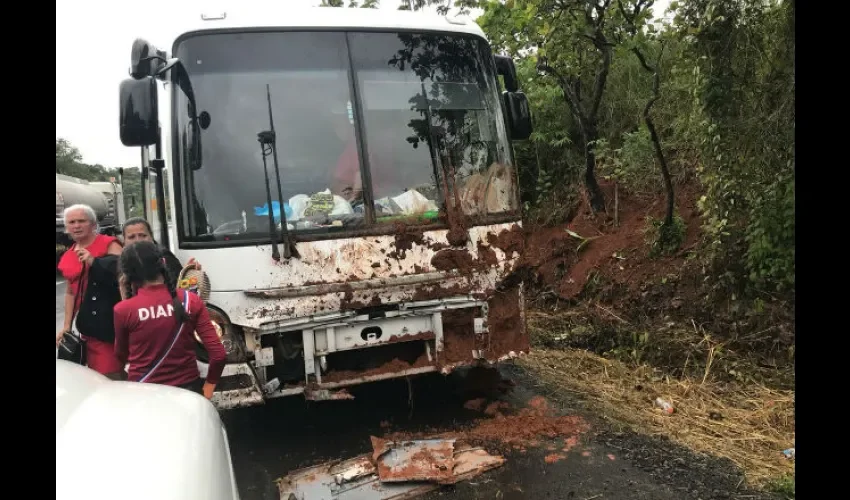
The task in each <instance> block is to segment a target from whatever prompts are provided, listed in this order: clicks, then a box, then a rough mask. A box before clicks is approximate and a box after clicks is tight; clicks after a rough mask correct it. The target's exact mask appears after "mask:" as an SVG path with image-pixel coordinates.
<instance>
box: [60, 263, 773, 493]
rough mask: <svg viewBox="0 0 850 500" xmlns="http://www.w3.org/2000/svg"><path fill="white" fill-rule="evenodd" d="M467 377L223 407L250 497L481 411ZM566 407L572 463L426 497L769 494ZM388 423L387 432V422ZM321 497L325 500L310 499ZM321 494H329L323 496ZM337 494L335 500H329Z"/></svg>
mask: <svg viewBox="0 0 850 500" xmlns="http://www.w3.org/2000/svg"><path fill="white" fill-rule="evenodd" d="M64 293H65V284H64V283H63V282H62V280H61V277H59V276H57V279H56V328H57V331H58V329H59V328H61V326H62V321H63V310H64V303H63V300H64V299H63V294H64ZM501 374H502V376H503V377H506V378H510V379H511V380H513V381H514V383H515V384H516V385H515V387H514V388H513V389H512V390H511V392H510V393H509V394H507V395H504V396H502V399H504V400H505V401H507V402H509V403H510V404H511V405H512V406H514V407H519V406H522V405H523V404H524V402H526V401H527V400H528V399H530V398H531V397H532V396H534V395H535V394H536V391H535V390H534V389H532V387H534V381H533V380H531V379H529V377H528V375H527V374H525V373H523V372H522V371H521V370H519V369H518V368H514V367H511V366H507V367H505V368H503V369H502V370H501ZM463 386H464V384H463V376H462V375H453V376H450V377H442V376H440V375H429V376H425V377H422V378H419V379H415V380H414V381H413V383H412V388H413V397H412V403H413V404H412V407H411V405H410V404H409V403H408V401H409V394H408V386H407V384H406V383H405V382H404V381H387V382H381V383H376V384H372V385H368V386H363V387H360V388H355V389H354V390H352V394H353V395H354V396H355V399H354V400H352V401H326V402H318V403H308V402H307V401H305V400H304V399H303V398H301V397H299V396H295V397H291V398H284V399H279V400H272V401H270V402H269V403H268V404H266V405H264V406H261V407H255V408H246V409H239V410H231V411H227V412H223V413H222V420H223V421H224V423H225V426H226V428H227V431H228V435H229V438H230V441H231V453H232V456H233V463H234V468H235V470H236V475H237V481H238V484H239V490H240V495H241V497H242V499H243V500H278V494H277V490H276V486H275V484H274V480H275V479H277V478H279V477H282V476H284V475H286V474H287V473H288V472H289V471H292V470H295V469H297V468H301V467H306V466H310V465H315V464H319V463H322V462H325V461H329V460H334V459H344V458H351V457H354V456H357V455H360V454H362V453H367V452H370V451H371V444H370V439H369V437H370V435H376V436H381V435H383V434H385V433H386V432H388V431H390V432H399V431H401V432H422V431H429V430H434V429H436V430H446V429H453V428H457V427H458V426H462V425H464V424H465V423H469V422H470V421H471V420H473V419H475V418H480V417H481V414H480V413H477V412H474V411H471V410H466V409H464V408H463V403H464V402H465V401H467V400H468V399H470V398H472V397H475V396H477V395H478V394H476V393H471V392H468V391H465V390H463V389H462V387H463ZM561 411H562V412H563V413H567V414H581V415H582V416H584V417H585V418H586V419H587V420H588V421H589V422H591V425H592V426H593V428H594V430H593V431H591V432H589V433H588V434H586V435H585V436H584V437H583V439H582V440H581V441H580V442H579V445H578V446H576V447H574V448H573V449H572V450H571V451H569V452H568V453H567V454H566V455H567V458H566V459H565V460H561V461H558V462H555V463H551V464H549V463H546V461H545V460H544V457H545V456H546V455H547V454H549V453H551V452H550V451H547V450H546V446H547V444H549V443H547V442H546V441H545V440H544V441H543V442H542V444H541V446H540V448H537V449H534V448H528V449H527V451H526V452H525V453H519V452H513V451H509V452H507V453H506V454H505V457H506V459H507V462H506V463H505V465H504V466H502V467H501V468H499V469H496V470H493V471H490V472H487V473H485V474H483V475H481V476H478V477H476V478H473V479H471V480H468V481H465V482H462V483H459V484H457V485H455V486H452V487H443V488H442V489H440V490H438V491H436V492H433V493H430V494H427V495H425V496H423V497H420V498H422V499H423V500H433V499H437V498H440V499H443V498H445V499H450V500H473V499H476V500H477V499H482V500H483V499H488V500H489V499H503V500H513V499H517V500H518V499H553V500H572V499H574V500H591V499H594V500H615V499H616V500H668V499H669V500H673V499H683V500H684V499H693V500H697V499H702V500H709V499H733V498H741V499H743V498H747V499H754V498H770V497H767V496H765V495H762V494H757V493H755V492H752V491H746V490H744V489H742V488H741V486H740V485H741V482H742V481H741V474H740V472H739V471H738V470H737V469H736V468H735V467H734V466H732V464H731V463H730V462H728V461H723V460H719V459H715V458H710V457H704V456H698V455H695V454H693V453H691V452H689V451H688V450H685V449H682V448H680V447H678V446H676V445H673V444H671V443H669V442H665V441H663V440H659V439H654V438H646V437H643V436H639V435H635V434H632V433H622V432H611V431H610V430H608V429H607V427H606V426H605V424H603V423H602V422H601V421H600V420H599V419H597V418H595V417H594V415H592V414H590V413H588V412H587V411H585V410H583V409H582V404H581V403H580V402H579V401H576V402H574V404H573V403H569V402H567V403H565V405H562V407H561ZM382 423H383V424H384V425H385V426H386V425H387V424H389V428H384V427H382ZM305 500H319V499H305ZM322 500H324V499H322ZM327 500H333V499H327Z"/></svg>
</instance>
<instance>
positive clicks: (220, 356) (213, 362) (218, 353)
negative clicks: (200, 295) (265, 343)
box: [187, 292, 227, 399]
mask: <svg viewBox="0 0 850 500" xmlns="http://www.w3.org/2000/svg"><path fill="white" fill-rule="evenodd" d="M187 293H188V292H187ZM195 330H197V332H198V336H199V337H200V338H201V342H202V343H203V344H204V347H205V348H206V350H207V353H208V354H209V370H208V371H207V380H206V382H205V383H204V396H206V398H207V399H210V398H211V397H212V394H213V391H215V386H216V384H218V381H219V379H220V378H221V373H222V372H223V371H224V363H225V361H227V353H226V352H224V346H223V345H222V344H221V340H220V339H219V338H218V334H217V333H216V331H215V327H214V326H213V324H212V321H210V315H209V313H208V312H207V308H206V307H203V305H201V307H199V308H198V312H197V316H196V323H195Z"/></svg>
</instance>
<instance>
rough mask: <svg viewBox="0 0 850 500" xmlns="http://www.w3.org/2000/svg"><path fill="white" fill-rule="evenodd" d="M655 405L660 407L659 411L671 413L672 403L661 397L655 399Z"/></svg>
mask: <svg viewBox="0 0 850 500" xmlns="http://www.w3.org/2000/svg"><path fill="white" fill-rule="evenodd" d="M655 406H657V407H659V408H661V411H663V412H664V413H666V414H667V415H672V414H673V405H672V404H670V403H669V402H667V401H665V400H663V399H661V398H656V399H655Z"/></svg>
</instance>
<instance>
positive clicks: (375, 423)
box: [223, 375, 683, 500]
mask: <svg viewBox="0 0 850 500" xmlns="http://www.w3.org/2000/svg"><path fill="white" fill-rule="evenodd" d="M460 379H461V377H460V376H451V377H448V378H443V377H442V376H440V375H427V376H424V377H422V378H420V379H416V380H415V381H414V382H413V408H412V410H411V408H410V406H409V405H408V389H407V384H406V383H405V382H404V381H388V382H381V383H377V384H374V385H371V386H363V387H361V388H359V389H355V390H352V391H351V392H352V394H353V395H354V396H355V400H353V401H326V402H313V403H306V402H305V401H304V400H303V399H300V398H299V397H293V398H289V399H281V400H275V401H271V402H269V403H268V404H267V405H266V406H264V407H258V408H247V409H240V410H233V411H230V412H224V413H223V419H224V421H225V425H226V426H227V429H228V433H229V436H230V439H231V441H232V444H231V446H232V448H231V453H232V454H233V459H234V465H235V468H236V474H237V481H239V487H240V492H241V493H242V494H243V495H244V498H245V499H251V500H253V499H263V500H267V499H275V500H277V498H278V497H277V496H276V495H277V491H276V489H275V486H274V484H273V481H274V480H275V479H277V478H279V477H281V476H284V475H286V473H287V472H289V471H292V470H295V469H298V468H301V467H306V466H310V465H315V464H318V463H322V462H325V461H328V460H332V459H336V458H352V457H354V456H357V455H360V454H363V453H367V452H370V451H371V442H370V439H369V437H370V435H375V436H382V435H384V434H385V433H387V432H388V431H389V432H398V431H402V432H412V433H417V432H427V431H429V430H431V429H433V428H437V429H439V430H446V429H452V428H457V427H459V426H462V425H463V424H468V423H470V422H471V421H472V420H473V419H475V418H481V417H482V415H481V413H479V412H476V411H472V410H467V409H464V408H463V404H464V402H465V401H466V400H467V399H469V398H470V397H472V396H476V395H477V394H473V393H463V392H459V391H458V390H457V388H458V387H460V386H462V385H463V383H462V381H461V380H460ZM533 395H534V393H533V392H531V391H528V390H526V389H524V388H523V387H522V386H517V387H514V389H513V391H512V393H511V394H510V395H509V396H507V397H506V398H505V399H506V400H507V401H509V402H510V403H511V404H512V406H514V407H521V406H524V403H525V402H526V401H527V400H528V399H529V398H530V397H531V396H533ZM382 422H384V424H385V425H386V423H389V428H387V429H384V428H382V427H381V424H382ZM546 444H547V443H546V442H545V441H544V442H543V443H542V445H541V447H540V449H531V448H529V449H528V451H527V452H526V453H519V452H510V453H508V454H506V455H505V456H506V458H507V462H506V464H505V465H504V466H502V467H501V468H499V469H496V470H493V471H490V472H487V473H485V474H482V475H481V476H478V477H476V478H473V479H471V480H469V481H465V482H461V483H459V484H457V485H455V486H453V487H446V488H443V489H441V490H438V491H435V492H433V493H430V494H427V495H425V496H423V497H421V498H423V499H436V498H450V499H459V500H460V499H496V498H501V499H532V498H533V499H545V498H551V499H571V498H575V499H588V498H598V499H603V498H604V499H622V500H626V499H634V500H637V499H658V500H665V499H674V498H683V497H682V496H680V495H676V494H675V492H674V491H673V490H672V489H671V488H669V487H667V486H664V485H662V484H659V482H658V481H657V480H655V479H654V478H652V477H651V476H650V475H649V474H648V473H646V472H643V471H640V470H637V469H635V468H634V467H632V466H630V465H629V464H626V463H624V462H623V461H621V460H617V458H616V455H617V454H618V453H619V452H618V451H617V450H614V449H611V448H606V447H605V446H603V445H599V444H593V443H581V441H580V442H579V445H578V446H576V447H575V448H574V449H572V450H571V451H570V452H568V453H566V455H567V458H566V459H565V460H562V461H559V462H556V463H552V464H547V463H546V462H545V460H544V457H545V456H546V455H547V454H549V453H551V452H550V451H546V448H545V446H546ZM609 454H610V455H611V457H613V460H612V459H611V458H609V457H608V455H609ZM584 455H589V456H584Z"/></svg>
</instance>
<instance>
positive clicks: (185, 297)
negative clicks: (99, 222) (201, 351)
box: [139, 291, 189, 382]
mask: <svg viewBox="0 0 850 500" xmlns="http://www.w3.org/2000/svg"><path fill="white" fill-rule="evenodd" d="M183 309H184V310H185V311H186V314H187V315H188V314H189V292H188V291H185V292H184V293H183ZM188 322H189V320H188V319H187V320H186V321H184V322H182V323H180V326H179V327H178V328H177V331H176V332H175V333H174V337H173V338H172V339H171V342H170V343H169V344H168V347H167V348H166V349H165V352H164V353H162V355H160V357H159V358H158V359H157V360H156V362H155V363H154V364H153V366H151V369H150V370H148V372H147V373H145V374H144V375H143V376H142V378H140V379H139V382H145V381H147V379H148V378H149V377H150V376H151V374H153V372H155V371H156V369H157V368H159V365H161V364H162V361H163V360H164V359H165V358H166V357H167V356H168V353H170V352H171V349H173V348H174V344H176V343H177V339H179V338H180V333H181V332H183V326H184V325H186V323H188Z"/></svg>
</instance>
